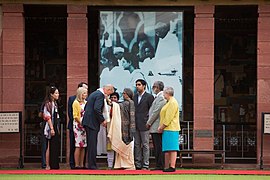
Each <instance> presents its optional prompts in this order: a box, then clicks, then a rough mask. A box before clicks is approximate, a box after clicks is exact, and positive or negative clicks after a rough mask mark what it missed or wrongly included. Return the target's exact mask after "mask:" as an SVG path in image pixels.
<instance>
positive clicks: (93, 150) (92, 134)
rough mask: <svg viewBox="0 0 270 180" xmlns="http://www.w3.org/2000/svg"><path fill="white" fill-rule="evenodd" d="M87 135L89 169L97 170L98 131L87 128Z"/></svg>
mask: <svg viewBox="0 0 270 180" xmlns="http://www.w3.org/2000/svg"><path fill="white" fill-rule="evenodd" d="M85 130H86V134H87V152H88V156H87V159H88V169H97V159H96V157H97V136H98V131H95V130H92V129H90V128H89V127H85Z"/></svg>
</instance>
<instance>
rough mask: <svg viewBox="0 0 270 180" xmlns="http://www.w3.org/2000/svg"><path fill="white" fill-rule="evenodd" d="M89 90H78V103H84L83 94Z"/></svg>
mask: <svg viewBox="0 0 270 180" xmlns="http://www.w3.org/2000/svg"><path fill="white" fill-rule="evenodd" d="M87 91H88V90H87V89H86V88H84V87H79V88H78V89H77V95H76V100H77V101H79V102H82V101H83V99H82V94H83V93H85V92H86V93H87Z"/></svg>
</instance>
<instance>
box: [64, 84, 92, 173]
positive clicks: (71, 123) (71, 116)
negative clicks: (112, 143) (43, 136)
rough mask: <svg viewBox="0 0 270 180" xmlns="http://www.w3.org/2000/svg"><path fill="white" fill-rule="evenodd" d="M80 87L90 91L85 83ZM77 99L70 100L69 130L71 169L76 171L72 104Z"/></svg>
mask: <svg viewBox="0 0 270 180" xmlns="http://www.w3.org/2000/svg"><path fill="white" fill-rule="evenodd" d="M79 87H84V88H86V89H88V84H87V83H85V82H81V83H80V84H78V88H79ZM75 99H76V95H73V96H70V97H69V98H68V118H69V121H68V130H69V166H70V169H75V160H74V152H75V137H74V131H73V109H72V104H73V102H74V100H75Z"/></svg>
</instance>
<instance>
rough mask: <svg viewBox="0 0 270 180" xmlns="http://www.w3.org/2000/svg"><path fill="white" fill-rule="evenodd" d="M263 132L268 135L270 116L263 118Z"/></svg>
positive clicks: (266, 115)
mask: <svg viewBox="0 0 270 180" xmlns="http://www.w3.org/2000/svg"><path fill="white" fill-rule="evenodd" d="M263 123H264V130H263V132H264V133H266V134H270V114H266V113H265V114H264V117H263Z"/></svg>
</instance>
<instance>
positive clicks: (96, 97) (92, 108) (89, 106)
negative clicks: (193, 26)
mask: <svg viewBox="0 0 270 180" xmlns="http://www.w3.org/2000/svg"><path fill="white" fill-rule="evenodd" d="M104 98H105V96H104V94H103V93H102V92H101V91H99V90H96V91H94V92H93V93H91V94H90V96H89V97H88V98H87V103H86V105H85V108H84V110H85V112H84V116H83V119H82V125H83V126H87V127H89V128H90V129H92V130H95V131H99V129H100V124H101V123H102V122H103V121H104V120H105V118H104V117H103V115H102V112H103V107H104Z"/></svg>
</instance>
